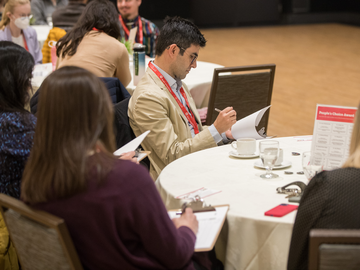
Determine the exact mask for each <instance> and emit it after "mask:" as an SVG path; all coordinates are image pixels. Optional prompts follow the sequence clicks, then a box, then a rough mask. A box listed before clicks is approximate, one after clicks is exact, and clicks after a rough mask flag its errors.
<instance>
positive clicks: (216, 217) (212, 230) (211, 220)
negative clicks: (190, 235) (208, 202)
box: [168, 206, 229, 251]
mask: <svg viewBox="0 0 360 270" xmlns="http://www.w3.org/2000/svg"><path fill="white" fill-rule="evenodd" d="M215 209H216V211H208V212H199V213H195V216H196V218H197V220H198V221H199V230H198V233H197V235H196V242H195V251H198V250H211V249H212V248H213V246H214V245H215V241H216V240H217V237H218V236H219V233H220V230H221V228H222V226H223V224H224V221H225V217H226V213H227V211H228V209H229V206H220V207H215ZM176 213H177V212H176V211H169V212H168V214H169V216H170V218H171V219H173V218H176V217H179V215H177V214H176Z"/></svg>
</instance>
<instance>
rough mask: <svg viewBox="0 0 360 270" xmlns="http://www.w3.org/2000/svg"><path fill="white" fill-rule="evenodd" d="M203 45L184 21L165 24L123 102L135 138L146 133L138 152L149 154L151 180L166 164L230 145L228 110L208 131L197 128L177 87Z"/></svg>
mask: <svg viewBox="0 0 360 270" xmlns="http://www.w3.org/2000/svg"><path fill="white" fill-rule="evenodd" d="M205 44H206V40H205V38H204V36H203V35H202V34H201V32H200V31H199V29H198V28H197V27H196V26H195V25H194V24H193V23H192V22H190V21H188V20H185V19H181V18H179V17H174V18H170V19H168V20H167V21H166V22H165V25H164V27H163V28H162V29H161V31H160V35H159V38H158V40H157V44H156V49H155V53H156V56H155V60H154V62H150V63H149V67H148V69H147V70H146V73H145V75H144V77H143V78H142V79H141V81H140V82H139V84H138V85H137V87H136V89H135V91H134V93H133V95H132V97H131V99H130V102H129V110H128V115H129V121H130V125H131V127H132V129H133V131H134V133H135V135H136V136H139V135H140V134H142V133H143V132H145V131H147V130H150V131H151V132H150V133H149V135H148V136H147V137H146V138H145V140H144V141H143V143H142V146H143V147H144V148H145V150H147V151H151V155H150V156H149V158H150V162H151V167H150V174H151V176H152V178H153V179H154V180H156V179H157V177H158V175H159V174H160V172H161V170H162V169H163V168H164V167H165V166H166V165H167V164H169V163H170V162H172V161H174V160H176V159H178V158H180V157H182V156H185V155H187V154H190V153H193V152H196V151H199V150H203V149H207V148H210V147H215V146H217V145H218V144H221V143H222V142H223V141H225V142H226V141H227V140H228V139H233V137H232V135H231V131H230V128H231V126H232V125H233V124H234V123H235V122H236V112H235V111H234V110H233V108H232V107H228V108H226V109H224V110H223V111H221V112H220V113H219V116H218V117H217V119H216V120H215V122H214V124H213V125H211V126H210V127H203V126H202V125H201V121H200V116H199V114H198V112H197V110H196V106H195V103H194V100H193V99H192V97H191V95H190V92H189V90H188V88H187V86H186V85H185V84H183V83H182V82H181V80H182V79H184V78H185V77H186V75H187V73H189V71H190V69H191V68H196V59H197V57H198V54H199V50H200V48H201V47H205Z"/></svg>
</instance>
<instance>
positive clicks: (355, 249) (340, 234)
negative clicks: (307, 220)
mask: <svg viewBox="0 0 360 270" xmlns="http://www.w3.org/2000/svg"><path fill="white" fill-rule="evenodd" d="M353 269H354V270H355V269H360V230H333V229H312V230H311V231H310V244H309V270H353Z"/></svg>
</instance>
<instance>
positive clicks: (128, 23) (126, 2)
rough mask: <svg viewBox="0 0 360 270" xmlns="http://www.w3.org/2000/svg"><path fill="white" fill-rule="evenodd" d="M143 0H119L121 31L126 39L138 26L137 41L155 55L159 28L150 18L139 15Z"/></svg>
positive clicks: (152, 55)
mask: <svg viewBox="0 0 360 270" xmlns="http://www.w3.org/2000/svg"><path fill="white" fill-rule="evenodd" d="M140 5H141V0H117V7H118V10H119V12H120V15H119V21H120V33H121V37H124V38H125V40H128V39H129V34H130V29H132V28H134V27H137V33H136V38H135V42H136V43H141V44H144V45H145V54H146V55H148V56H150V57H155V45H156V39H157V37H158V36H159V28H157V26H156V25H155V24H154V23H152V22H151V21H149V20H146V19H145V18H143V17H140V16H139V6H140Z"/></svg>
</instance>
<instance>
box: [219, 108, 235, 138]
mask: <svg viewBox="0 0 360 270" xmlns="http://www.w3.org/2000/svg"><path fill="white" fill-rule="evenodd" d="M235 123H236V111H234V110H233V107H226V108H225V109H224V110H222V111H220V112H219V115H218V117H217V118H216V120H215V122H214V127H215V128H216V130H217V131H218V132H219V133H220V134H222V133H224V132H226V137H228V138H229V139H233V136H232V134H231V130H230V128H231V127H232V125H234V124H235Z"/></svg>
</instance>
